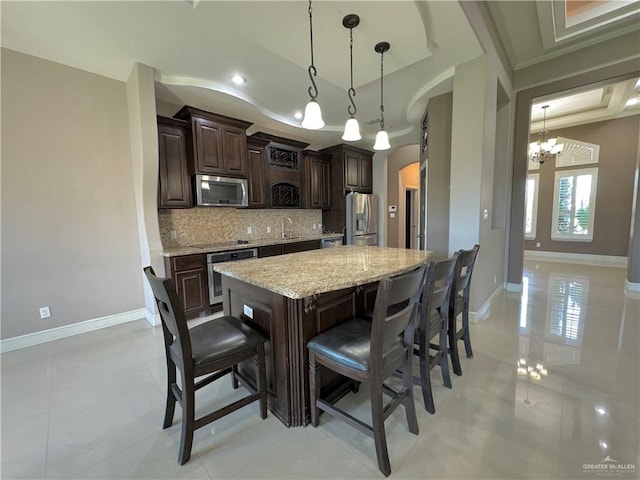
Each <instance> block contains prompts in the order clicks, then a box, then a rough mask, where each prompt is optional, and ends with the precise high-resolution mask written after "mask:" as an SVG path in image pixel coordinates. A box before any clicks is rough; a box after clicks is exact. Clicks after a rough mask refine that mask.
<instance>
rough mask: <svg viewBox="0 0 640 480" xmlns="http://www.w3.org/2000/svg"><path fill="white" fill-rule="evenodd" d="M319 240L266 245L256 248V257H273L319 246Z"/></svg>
mask: <svg viewBox="0 0 640 480" xmlns="http://www.w3.org/2000/svg"><path fill="white" fill-rule="evenodd" d="M320 246H321V245H320V240H305V241H304V242H294V243H283V244H281V245H266V246H264V247H259V248H258V258H264V257H275V256H276V255H284V254H285V253H296V252H306V251H307V250H317V249H319V248H320Z"/></svg>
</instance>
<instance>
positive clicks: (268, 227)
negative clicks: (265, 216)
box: [267, 225, 271, 233]
mask: <svg viewBox="0 0 640 480" xmlns="http://www.w3.org/2000/svg"><path fill="white" fill-rule="evenodd" d="M267 233H271V227H270V226H269V225H267Z"/></svg>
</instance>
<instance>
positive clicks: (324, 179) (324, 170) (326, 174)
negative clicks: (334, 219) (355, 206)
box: [320, 160, 331, 208]
mask: <svg viewBox="0 0 640 480" xmlns="http://www.w3.org/2000/svg"><path fill="white" fill-rule="evenodd" d="M320 172H321V175H320V208H331V164H330V163H329V160H322V161H321V163H320Z"/></svg>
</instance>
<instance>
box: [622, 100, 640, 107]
mask: <svg viewBox="0 0 640 480" xmlns="http://www.w3.org/2000/svg"><path fill="white" fill-rule="evenodd" d="M638 103H640V99H638V98H630V99H629V100H627V103H625V104H624V106H625V107H633V106H634V105H637V104H638Z"/></svg>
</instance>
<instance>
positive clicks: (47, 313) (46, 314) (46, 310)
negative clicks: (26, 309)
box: [40, 306, 51, 318]
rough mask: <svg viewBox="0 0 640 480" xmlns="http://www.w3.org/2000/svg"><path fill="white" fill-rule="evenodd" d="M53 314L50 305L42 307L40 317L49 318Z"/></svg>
mask: <svg viewBox="0 0 640 480" xmlns="http://www.w3.org/2000/svg"><path fill="white" fill-rule="evenodd" d="M50 316H51V310H49V307H48V306H47V307H40V318H49V317H50Z"/></svg>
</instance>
